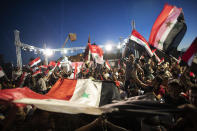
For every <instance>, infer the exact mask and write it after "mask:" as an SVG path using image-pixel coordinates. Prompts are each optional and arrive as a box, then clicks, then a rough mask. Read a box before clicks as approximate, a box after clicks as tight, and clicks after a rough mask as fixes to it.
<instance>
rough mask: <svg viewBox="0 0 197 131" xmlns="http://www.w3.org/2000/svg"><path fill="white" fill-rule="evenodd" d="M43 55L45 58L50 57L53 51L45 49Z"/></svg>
mask: <svg viewBox="0 0 197 131" xmlns="http://www.w3.org/2000/svg"><path fill="white" fill-rule="evenodd" d="M44 54H45V55H46V56H51V55H52V54H53V51H52V50H51V49H46V50H44Z"/></svg>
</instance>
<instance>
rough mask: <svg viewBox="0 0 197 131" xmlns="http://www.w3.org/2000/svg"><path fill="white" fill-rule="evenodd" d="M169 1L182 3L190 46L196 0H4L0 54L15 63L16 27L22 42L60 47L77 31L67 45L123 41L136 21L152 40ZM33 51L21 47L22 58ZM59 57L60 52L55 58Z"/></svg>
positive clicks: (196, 24) (195, 26) (186, 41)
mask: <svg viewBox="0 0 197 131" xmlns="http://www.w3.org/2000/svg"><path fill="white" fill-rule="evenodd" d="M165 3H169V4H171V5H176V6H177V7H181V8H183V12H184V15H185V21H186V24H187V27H188V29H187V32H186V35H185V36H184V38H183V40H182V42H181V44H180V45H179V49H181V48H183V47H188V46H189V44H191V42H192V41H193V39H194V38H195V37H196V34H197V33H196V32H197V2H196V1H195V0H193V1H192V0H166V1H165V0H65V1H64V0H13V1H11V0H6V2H3V1H1V3H0V42H1V44H0V45H1V46H0V54H3V56H4V60H5V61H6V62H13V63H14V64H15V63H16V51H15V50H16V49H15V46H14V33H13V31H14V30H15V29H17V30H19V31H20V38H21V41H22V42H23V43H26V44H30V45H33V46H37V47H41V48H42V47H43V43H46V44H47V47H48V48H61V47H62V45H63V43H64V40H65V38H66V35H67V34H68V33H69V32H72V33H76V34H77V40H76V41H75V42H72V43H71V42H68V44H67V46H66V47H78V46H86V45H87V41H88V36H89V34H90V37H91V42H95V43H96V44H102V45H104V44H106V43H108V42H111V43H114V44H118V42H119V38H120V37H123V38H126V37H128V36H129V35H130V33H131V21H132V20H135V22H136V29H137V30H138V32H139V33H141V34H142V35H143V36H144V37H145V38H146V39H147V40H148V39H149V35H150V31H151V28H152V25H153V23H154V21H155V20H156V18H157V16H158V15H159V13H160V12H161V10H162V9H163V6H164V4H165ZM32 56H33V57H37V56H39V55H34V54H33V53H29V52H24V51H22V58H23V63H24V64H26V63H27V62H28V59H29V58H30V57H32ZM57 57H59V55H58V54H56V55H55V57H52V58H51V59H56V58H57Z"/></svg>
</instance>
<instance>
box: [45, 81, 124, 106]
mask: <svg viewBox="0 0 197 131" xmlns="http://www.w3.org/2000/svg"><path fill="white" fill-rule="evenodd" d="M117 91H118V90H117V87H116V86H115V84H114V83H113V82H105V81H103V82H102V81H93V80H91V79H77V80H73V79H72V80H71V79H59V80H58V81H57V82H56V84H55V85H54V86H53V87H52V89H51V90H50V91H49V92H48V93H47V94H46V95H47V96H51V97H54V98H56V99H63V100H69V101H71V102H76V103H79V104H85V105H89V106H96V107H98V106H101V105H104V104H108V103H110V102H112V100H113V99H116V100H117V99H120V97H119V93H118V92H117ZM109 98H110V99H109ZM107 99H108V100H107ZM106 100H107V101H106Z"/></svg>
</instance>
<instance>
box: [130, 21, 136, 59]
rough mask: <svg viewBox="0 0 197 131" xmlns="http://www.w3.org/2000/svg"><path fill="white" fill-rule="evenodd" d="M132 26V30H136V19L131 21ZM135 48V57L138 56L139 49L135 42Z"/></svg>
mask: <svg viewBox="0 0 197 131" xmlns="http://www.w3.org/2000/svg"><path fill="white" fill-rule="evenodd" d="M131 27H132V31H133V30H135V20H132V21H131ZM134 49H135V50H134V53H135V54H134V55H135V58H136V57H137V50H136V46H135V44H134Z"/></svg>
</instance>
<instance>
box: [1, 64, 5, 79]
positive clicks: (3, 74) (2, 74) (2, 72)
mask: <svg viewBox="0 0 197 131" xmlns="http://www.w3.org/2000/svg"><path fill="white" fill-rule="evenodd" d="M3 76H5V73H4V71H3V68H2V67H1V66H0V78H1V77H3Z"/></svg>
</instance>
